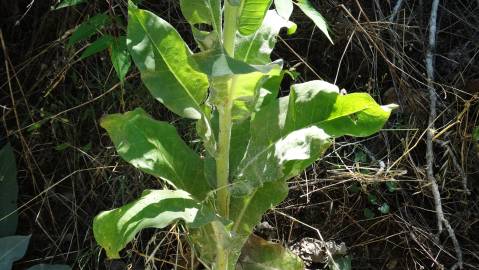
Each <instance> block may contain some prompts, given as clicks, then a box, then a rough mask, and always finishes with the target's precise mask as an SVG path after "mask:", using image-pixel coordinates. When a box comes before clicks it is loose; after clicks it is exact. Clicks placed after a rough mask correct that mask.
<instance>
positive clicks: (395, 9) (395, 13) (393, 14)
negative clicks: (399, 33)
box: [389, 0, 403, 23]
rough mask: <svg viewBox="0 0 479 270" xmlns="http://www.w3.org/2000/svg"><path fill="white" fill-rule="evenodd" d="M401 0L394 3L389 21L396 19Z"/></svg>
mask: <svg viewBox="0 0 479 270" xmlns="http://www.w3.org/2000/svg"><path fill="white" fill-rule="evenodd" d="M402 3H403V0H398V1H397V2H396V5H394V8H393V12H392V13H391V17H389V22H390V23H392V22H394V20H395V19H396V16H397V14H398V13H399V10H400V9H401V7H402Z"/></svg>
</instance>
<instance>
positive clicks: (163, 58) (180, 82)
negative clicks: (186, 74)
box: [133, 9, 202, 113]
mask: <svg viewBox="0 0 479 270" xmlns="http://www.w3.org/2000/svg"><path fill="white" fill-rule="evenodd" d="M137 10H139V11H140V12H145V13H147V12H146V11H142V10H140V9H137ZM133 16H135V19H136V21H137V22H138V24H139V25H141V28H142V29H143V31H144V32H145V34H146V35H147V36H148V39H150V41H151V43H152V45H153V47H154V48H155V49H156V50H157V52H158V53H159V55H160V56H161V59H162V60H163V62H164V63H165V65H166V66H167V67H168V70H169V71H170V73H171V74H173V76H174V77H175V78H176V80H177V81H178V82H179V84H180V85H181V86H182V87H183V89H184V90H185V92H186V93H187V95H188V96H189V97H190V98H191V99H192V100H193V102H194V104H195V105H196V106H197V108H196V109H197V110H198V112H199V113H202V112H201V110H200V104H199V102H197V101H196V99H195V98H194V96H193V95H192V94H191V93H190V91H189V89H188V87H186V86H185V84H184V82H183V80H181V79H180V78H179V77H178V76H177V75H176V73H175V72H173V71H172V68H171V66H170V64H169V62H168V61H167V60H166V58H165V57H164V56H163V54H162V52H161V50H160V49H159V48H158V46H157V45H156V43H155V42H154V39H153V38H152V36H151V35H150V33H149V32H148V31H146V30H147V29H146V27H145V25H143V23H141V21H140V20H139V17H138V15H137V14H136V12H135V13H134V14H133ZM160 19H161V18H160ZM173 31H175V32H176V30H173ZM177 33H178V32H177ZM178 35H179V34H178Z"/></svg>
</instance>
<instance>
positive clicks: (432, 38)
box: [426, 0, 463, 269]
mask: <svg viewBox="0 0 479 270" xmlns="http://www.w3.org/2000/svg"><path fill="white" fill-rule="evenodd" d="M438 8H439V0H434V1H433V3H432V7H431V16H430V18H429V40H428V46H427V52H426V72H427V88H428V92H429V101H430V105H429V122H428V128H427V137H426V162H427V168H426V172H427V178H428V180H429V182H430V183H431V189H432V194H433V196H434V204H435V207H436V215H437V228H438V235H439V234H441V233H442V231H443V224H444V225H445V226H446V230H447V232H448V233H449V236H450V237H451V239H452V242H453V244H454V249H455V251H456V255H457V263H456V264H455V265H454V266H453V267H452V269H457V268H459V269H462V268H463V260H462V251H461V248H460V246H459V242H458V240H457V238H456V234H455V232H454V229H453V228H452V227H451V225H450V223H449V221H448V220H447V219H446V218H445V216H444V212H443V210H442V203H441V193H440V192H439V187H438V184H437V180H436V178H435V176H434V150H433V138H434V133H435V131H434V122H435V121H436V117H437V113H436V104H437V94H436V89H435V88H434V52H435V49H436V35H437V11H438Z"/></svg>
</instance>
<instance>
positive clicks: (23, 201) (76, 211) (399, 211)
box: [0, 0, 479, 269]
mask: <svg viewBox="0 0 479 270" xmlns="http://www.w3.org/2000/svg"><path fill="white" fill-rule="evenodd" d="M137 2H138V1H137ZM275 2H279V1H275ZM310 2H311V4H312V6H314V8H315V9H316V10H319V11H321V13H322V15H323V16H324V17H325V18H326V19H327V21H328V22H329V25H330V31H331V32H330V34H331V39H332V40H333V41H334V45H332V44H331V43H330V42H329V41H328V39H327V38H325V37H324V34H323V33H322V32H321V29H319V28H317V27H316V24H315V22H313V21H311V20H310V19H309V18H307V17H306V16H305V14H304V12H303V11H301V10H300V9H298V8H296V9H295V10H294V11H293V13H292V15H291V18H290V21H294V22H295V23H296V24H297V25H298V27H297V30H296V32H295V33H294V34H292V35H288V27H286V28H283V30H280V33H281V34H280V35H279V37H278V39H277V40H278V42H277V44H276V47H275V50H273V51H272V54H271V59H279V58H282V59H284V62H283V68H284V70H285V71H286V72H285V74H284V78H283V81H282V82H281V84H280V87H279V88H278V89H279V93H278V95H279V97H282V98H284V97H287V96H288V95H289V94H290V93H291V91H290V89H291V88H292V87H291V86H292V85H302V84H304V83H305V82H308V81H312V80H313V81H316V80H324V81H329V82H331V83H334V84H336V85H338V86H339V87H340V88H344V89H347V92H348V95H349V94H351V93H354V92H367V93H369V94H370V95H371V96H372V97H373V98H374V100H376V101H377V102H378V103H379V104H390V103H396V104H399V105H400V107H399V109H398V110H396V111H395V112H394V113H393V114H392V115H391V118H390V121H389V122H388V124H387V125H386V127H385V128H384V129H383V130H381V131H380V132H379V133H378V134H377V135H374V136H370V137H367V138H359V139H354V138H352V137H349V136H348V137H343V138H340V139H337V140H335V142H334V144H332V146H331V148H330V149H329V150H327V151H326V152H325V154H324V156H323V157H322V158H321V159H320V160H319V161H317V162H314V163H313V164H311V165H310V166H308V167H307V168H306V170H305V171H303V172H302V173H300V174H299V175H298V176H296V177H294V178H292V179H289V180H288V181H285V185H287V187H288V188H289V194H288V196H287V197H286V199H285V200H284V201H283V202H282V203H280V204H279V205H277V206H276V207H274V208H273V209H271V210H269V211H267V212H266V214H265V215H263V217H262V218H261V221H262V222H263V223H265V224H267V225H269V226H266V227H267V228H269V229H268V230H269V231H268V230H267V232H266V233H264V232H263V231H262V230H261V228H263V227H265V226H258V227H257V228H256V229H255V233H256V234H260V235H261V236H262V237H263V238H265V239H268V241H266V242H265V244H268V245H271V243H272V242H276V243H278V245H277V246H276V247H279V248H281V249H282V248H283V247H286V246H287V247H290V248H291V250H293V251H295V250H296V249H295V247H297V246H298V244H301V243H303V240H304V239H313V240H314V241H316V242H314V243H319V244H318V246H321V245H322V244H324V245H323V246H328V245H333V246H334V245H335V243H336V244H338V246H339V244H340V243H344V247H345V248H344V250H345V253H341V252H343V249H341V250H342V251H341V252H340V253H338V254H347V258H348V259H349V260H350V262H351V265H352V267H353V269H417V268H423V269H441V268H442V267H445V268H450V267H453V266H454V265H456V266H457V262H458V261H459V260H462V263H463V268H464V269H474V268H477V267H478V266H479V258H478V257H477V253H478V251H479V245H478V244H477V243H478V239H479V235H478V232H479V227H478V226H479V222H477V218H478V217H479V206H478V204H477V192H478V186H477V183H476V182H475V181H474V180H475V179H476V178H477V177H478V173H477V167H478V163H479V162H478V161H479V154H478V149H479V148H478V146H477V145H478V143H477V136H476V133H477V132H474V130H475V127H476V126H477V117H478V110H477V97H478V92H479V91H478V90H479V88H478V86H479V83H478V79H479V78H478V76H479V68H478V66H479V65H478V60H477V51H478V49H479V47H478V46H479V45H478V44H479V36H478V35H477V25H478V24H479V16H478V14H479V12H478V11H479V6H478V3H477V2H476V1H465V0H459V1H440V5H439V8H438V15H437V16H438V17H437V42H436V44H437V46H436V49H435V54H434V56H435V64H434V74H435V79H434V83H433V86H434V90H435V91H436V93H437V98H438V100H437V101H438V102H437V116H436V117H435V119H434V120H435V121H434V128H435V129H434V136H433V150H434V163H433V167H432V169H433V173H434V176H435V179H436V180H437V183H438V190H439V194H440V195H441V201H440V202H441V204H442V211H443V212H444V215H445V218H446V219H447V220H448V222H449V223H450V229H452V230H453V233H454V235H455V236H456V237H457V240H458V243H459V249H460V252H461V255H462V258H460V257H459V256H458V254H459V253H458V252H457V248H456V247H455V243H454V241H453V240H452V238H451V236H450V234H449V233H448V232H447V231H446V230H444V232H442V233H438V232H439V229H438V223H437V216H436V213H435V211H436V200H435V199H434V198H435V196H436V195H435V194H433V192H432V191H431V183H430V177H429V176H428V172H427V164H428V162H427V158H426V152H427V147H426V145H427V144H426V142H427V140H428V139H427V136H426V130H428V126H429V125H430V124H429V121H428V117H429V105H430V98H429V96H428V95H429V93H428V89H429V87H428V83H429V82H430V80H429V79H428V75H427V69H426V65H425V62H424V61H425V59H426V55H427V51H428V35H429V30H430V27H429V25H430V22H429V16H430V12H431V8H430V7H431V4H432V1H417V2H416V1H413V2H411V1H387V2H386V1H335V0H328V1H310ZM397 3H401V4H400V5H396V4H397ZM52 7H53V8H55V7H57V8H58V6H57V2H55V1H38V0H36V1H2V2H1V3H0V25H1V27H0V28H1V37H0V38H1V41H2V43H1V55H2V57H3V58H2V60H5V61H2V64H1V65H0V93H1V94H0V111H1V113H0V115H1V120H2V127H3V128H2V129H0V144H1V145H2V146H3V145H4V144H5V143H6V142H9V143H10V144H11V145H12V148H13V149H14V152H15V156H16V158H15V159H16V161H17V167H18V172H17V181H18V184H19V192H18V194H19V195H18V203H17V204H18V208H17V210H16V211H15V213H17V214H18V218H19V223H18V229H17V232H16V233H17V234H20V235H31V238H30V244H29V246H28V250H27V252H26V254H25V257H23V258H22V259H20V260H18V261H17V262H16V263H15V264H14V269H27V268H28V267H31V266H33V265H37V264H44V265H45V264H68V265H70V266H72V268H73V269H125V268H133V269H143V268H149V269H155V268H156V269H172V268H175V267H176V268H177V269H185V268H186V269H190V268H191V267H192V266H196V264H197V263H198V261H197V260H192V257H193V256H192V254H193V252H194V251H196V249H195V248H194V246H191V245H190V244H189V243H190V240H191V239H189V238H188V237H189V236H190V234H186V232H187V231H188V230H186V228H185V227H184V225H183V224H184V223H181V222H180V223H178V224H176V225H171V226H168V227H165V228H163V229H145V230H142V231H141V232H140V233H139V234H138V235H136V236H135V237H134V238H133V239H132V241H131V242H130V243H129V244H128V245H127V246H126V248H125V249H123V250H122V251H121V252H120V256H121V259H117V260H108V259H106V256H105V255H106V254H105V253H104V251H102V249H101V248H100V247H99V246H98V243H97V242H96V240H95V239H94V237H93V235H94V233H93V226H92V222H93V218H94V217H95V215H97V214H98V213H99V212H101V211H104V210H107V209H112V208H120V207H122V206H123V205H125V204H128V203H130V202H133V201H135V200H136V199H138V198H141V197H142V193H143V191H144V190H146V189H158V190H161V189H170V190H171V189H172V186H171V185H170V184H165V183H164V182H163V181H161V180H160V179H159V178H157V177H156V176H151V175H149V174H148V173H144V172H140V171H138V170H136V169H135V168H134V167H132V166H131V165H129V164H127V163H126V162H124V161H123V160H122V158H121V157H120V156H121V152H118V154H117V150H116V149H115V147H114V146H113V144H112V142H111V139H110V138H109V136H108V135H107V132H106V131H105V130H104V129H103V128H101V124H100V122H99V119H101V118H102V117H104V116H105V115H106V114H117V113H121V114H118V115H116V117H127V116H128V115H131V114H129V113H127V112H134V113H136V114H144V112H148V114H149V115H150V116H151V118H154V119H159V120H161V121H163V122H165V124H166V123H169V124H172V125H174V126H175V128H176V129H177V131H178V134H177V135H176V137H177V138H178V140H179V139H180V138H181V140H183V141H184V142H185V144H186V145H187V147H188V148H189V149H190V150H191V151H192V152H195V153H199V155H200V156H201V157H204V158H206V157H208V155H209V152H208V151H207V150H206V149H205V147H204V146H203V143H202V140H200V139H198V138H197V135H196V130H197V126H196V123H195V121H191V120H188V119H183V118H180V117H178V115H177V114H176V113H172V112H170V111H169V110H168V109H167V108H166V107H163V106H162V105H161V104H160V103H158V102H156V101H154V100H153V99H152V98H151V95H150V90H151V89H148V87H145V86H144V85H143V82H142V81H141V78H140V71H141V70H140V69H139V68H137V67H134V65H133V64H131V65H129V64H128V63H129V62H128V61H129V60H128V57H127V54H125V52H126V51H125V48H124V47H123V49H120V50H117V51H118V52H122V53H121V54H116V55H117V56H120V58H118V57H114V56H115V54H114V53H113V52H114V50H115V48H114V47H113V46H115V44H121V46H123V43H122V40H123V38H125V43H126V36H127V28H126V27H127V23H128V19H127V17H128V14H127V13H128V3H127V1H123V0H118V1H113V0H112V1H84V2H83V3H81V4H79V5H75V6H69V7H63V8H59V9H52ZM139 7H140V9H142V10H148V11H150V12H151V13H154V14H155V15H156V16H159V17H161V18H163V19H164V20H165V21H167V22H168V23H169V24H171V25H172V26H173V27H174V28H176V30H177V31H178V33H179V34H180V35H181V37H182V39H183V40H184V42H185V44H187V46H188V47H189V48H191V50H192V52H193V53H198V52H200V51H201V48H200V47H198V46H197V45H195V44H196V40H197V36H195V34H194V32H193V33H192V31H191V24H190V23H188V21H187V20H186V19H185V16H183V13H182V10H181V8H182V7H181V5H180V1H176V0H175V1H173V0H168V1H148V0H145V1H142V2H141V3H140V4H139ZM273 8H274V6H273ZM98 15H100V16H102V17H104V18H107V19H106V21H105V22H107V23H105V24H102V25H101V27H98V28H94V31H92V32H91V34H89V35H88V36H86V37H84V38H82V39H80V40H77V42H72V41H70V40H71V39H72V37H73V33H75V32H76V30H78V27H79V26H80V25H82V24H85V23H87V22H88V21H90V20H91V19H92V18H94V17H95V16H98ZM199 29H200V30H204V31H211V30H212V28H211V27H210V26H208V25H205V24H201V23H200V25H199ZM105 36H106V38H103V39H102V37H105ZM98 40H103V41H98ZM97 41H98V42H97ZM92 46H93V48H91V47H92ZM125 47H126V44H125ZM88 48H91V49H90V52H91V51H92V50H93V51H94V53H93V54H91V55H88V54H89V53H87V49H88ZM115 59H116V60H118V59H120V60H122V61H116V60H115ZM115 61H116V63H123V64H122V65H118V64H117V65H116V66H115ZM254 64H255V65H257V64H258V63H254ZM260 64H262V63H260ZM121 66H122V67H123V69H121V68H119V67H121ZM126 66H129V68H126ZM122 70H123V71H124V73H123V74H124V77H122V72H118V71H122ZM125 70H127V71H128V73H126V72H127V71H125ZM199 72H204V71H201V70H200V71H199ZM293 89H294V87H293ZM348 95H346V96H348ZM208 98H210V97H208ZM205 100H206V99H205ZM138 107H142V108H143V111H135V109H136V108H138ZM167 107H168V108H169V109H171V108H170V107H169V106H167ZM173 111H174V110H173ZM110 117H111V116H110ZM105 119H108V118H105ZM110 119H111V118H110ZM152 121H153V120H152ZM104 123H105V122H103V125H104ZM113 142H115V141H114V140H113ZM185 173H186V172H185ZM160 177H161V176H160ZM209 186H211V183H209ZM213 186H214V185H213ZM208 194H210V193H208ZM211 194H212V195H211V198H214V196H215V195H216V194H217V189H214V188H213V192H212V193H211ZM208 198H210V197H208ZM211 202H212V205H213V206H212V209H217V207H216V206H215V203H214V200H212V201H211ZM0 219H2V220H3V217H0ZM0 222H1V221H0ZM263 223H261V225H263ZM260 227H261V228H260ZM253 241H254V239H253ZM257 241H262V240H257ZM303 251H304V250H303ZM296 254H298V255H299V256H300V257H301V258H302V259H303V260H304V261H305V262H307V264H308V265H307V268H308V269H322V268H323V267H325V266H327V261H322V260H315V261H307V260H305V258H306V257H307V256H303V255H304V254H300V253H296ZM306 255H307V254H306ZM310 257H311V256H310ZM320 257H321V258H323V256H320ZM345 258H346V257H345ZM338 261H339V260H338Z"/></svg>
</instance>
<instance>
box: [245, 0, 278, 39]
mask: <svg viewBox="0 0 479 270" xmlns="http://www.w3.org/2000/svg"><path fill="white" fill-rule="evenodd" d="M271 2H272V0H243V1H241V7H240V15H239V19H238V30H239V32H240V34H242V35H245V36H247V35H251V34H253V33H254V32H256V30H258V28H259V27H260V26H261V24H262V23H263V19H264V17H265V15H266V11H268V9H269V7H270V6H271Z"/></svg>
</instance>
